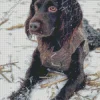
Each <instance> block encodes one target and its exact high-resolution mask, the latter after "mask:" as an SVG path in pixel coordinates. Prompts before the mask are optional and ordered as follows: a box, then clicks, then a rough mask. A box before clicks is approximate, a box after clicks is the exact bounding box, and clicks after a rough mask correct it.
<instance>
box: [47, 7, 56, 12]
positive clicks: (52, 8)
mask: <svg viewBox="0 0 100 100" xmlns="http://www.w3.org/2000/svg"><path fill="white" fill-rule="evenodd" d="M48 11H49V12H52V13H55V12H57V7H55V6H50V7H48Z"/></svg>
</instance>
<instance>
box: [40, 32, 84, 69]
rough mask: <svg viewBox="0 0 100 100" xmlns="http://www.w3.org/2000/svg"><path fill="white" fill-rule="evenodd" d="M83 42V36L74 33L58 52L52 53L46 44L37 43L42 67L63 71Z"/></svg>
mask: <svg viewBox="0 0 100 100" xmlns="http://www.w3.org/2000/svg"><path fill="white" fill-rule="evenodd" d="M83 41H84V36H83V34H80V32H76V33H75V34H73V36H72V38H71V40H70V41H66V42H65V43H64V45H63V46H62V48H61V49H60V50H59V51H56V52H53V48H51V49H50V50H48V44H45V43H44V44H42V42H41V41H40V43H38V44H39V45H38V49H39V52H40V58H41V62H42V65H44V66H45V67H48V68H52V69H56V70H60V71H65V70H67V69H68V68H69V66H70V63H71V56H72V54H73V53H74V52H75V50H76V49H77V48H78V47H79V45H80V43H81V42H83Z"/></svg>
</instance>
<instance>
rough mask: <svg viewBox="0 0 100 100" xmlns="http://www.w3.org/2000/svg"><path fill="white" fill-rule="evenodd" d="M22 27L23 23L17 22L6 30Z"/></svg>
mask: <svg viewBox="0 0 100 100" xmlns="http://www.w3.org/2000/svg"><path fill="white" fill-rule="evenodd" d="M23 27H24V25H23V24H18V25H15V26H11V27H9V28H7V30H13V29H17V28H23Z"/></svg>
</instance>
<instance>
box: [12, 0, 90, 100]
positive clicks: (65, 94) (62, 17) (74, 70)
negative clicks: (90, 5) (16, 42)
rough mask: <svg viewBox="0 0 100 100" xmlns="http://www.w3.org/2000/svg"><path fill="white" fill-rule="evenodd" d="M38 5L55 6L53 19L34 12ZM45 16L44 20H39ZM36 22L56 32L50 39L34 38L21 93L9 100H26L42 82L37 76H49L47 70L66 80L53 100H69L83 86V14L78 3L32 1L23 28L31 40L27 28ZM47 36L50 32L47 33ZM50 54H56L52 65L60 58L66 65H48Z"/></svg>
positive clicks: (86, 48)
mask: <svg viewBox="0 0 100 100" xmlns="http://www.w3.org/2000/svg"><path fill="white" fill-rule="evenodd" d="M37 1H38V2H40V3H41V6H42V5H43V4H44V5H46V4H45V3H47V2H49V1H50V2H53V3H57V9H58V11H57V12H56V14H54V15H53V14H51V13H48V12H45V11H44V10H43V7H40V8H38V9H42V10H39V11H38V12H36V11H35V9H34V4H35V2H37ZM41 11H42V13H41ZM45 14H46V18H47V19H46V20H44V19H45V18H43V17H42V16H44V15H45ZM48 15H49V17H48ZM36 19H38V20H42V21H43V22H44V23H45V24H46V26H48V25H49V26H50V27H51V28H53V27H55V28H54V30H53V32H52V34H50V35H49V36H45V34H47V33H45V32H44V36H45V37H43V36H42V37H41V34H40V37H38V38H37V40H38V47H37V48H36V50H35V51H34V53H33V56H32V57H33V58H32V63H31V66H30V67H29V69H28V71H27V73H26V77H25V80H24V82H23V84H22V86H21V87H20V89H19V90H18V91H17V92H14V93H13V94H12V95H11V96H10V100H21V98H20V94H21V95H22V97H23V98H25V100H28V98H27V96H25V92H26V91H27V89H29V90H31V88H32V87H33V86H34V85H35V84H36V83H37V82H38V81H39V80H41V79H40V78H39V76H43V75H46V74H47V73H48V71H47V68H51V69H53V70H57V71H63V72H64V73H65V74H66V75H67V77H68V81H67V83H66V84H65V86H64V87H63V88H62V89H61V91H60V92H59V94H58V95H57V96H56V97H55V98H53V99H52V100H69V98H70V97H71V96H72V95H73V94H74V92H75V91H78V90H79V89H81V88H83V87H84V86H85V75H84V71H83V62H84V59H85V57H86V55H87V54H88V45H87V41H86V38H85V36H84V34H85V33H84V31H83V28H82V19H83V14H82V10H81V7H80V5H79V3H78V2H77V0H32V3H31V5H30V14H29V17H28V19H27V20H26V24H25V31H26V34H27V36H28V37H29V36H30V30H29V25H30V23H32V22H34V20H36ZM42 30H43V31H44V30H45V29H43V28H42ZM47 32H50V31H48V30H47ZM33 34H34V33H33ZM44 50H45V51H44ZM63 50H64V51H63ZM53 53H58V56H56V57H55V56H54V63H55V62H57V64H59V62H60V61H61V59H62V58H63V57H64V58H66V59H67V58H69V60H66V59H64V61H65V62H64V64H63V62H62V66H59V67H58V66H55V65H54V66H53V65H51V63H50V62H49V63H47V61H51V60H49V59H50V58H49V57H50V56H51V55H52V54H53ZM45 58H46V59H45ZM66 62H67V63H66ZM30 78H31V81H30Z"/></svg>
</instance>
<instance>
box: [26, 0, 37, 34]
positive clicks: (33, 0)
mask: <svg viewBox="0 0 100 100" xmlns="http://www.w3.org/2000/svg"><path fill="white" fill-rule="evenodd" d="M34 2H35V0H32V2H31V5H30V12H29V16H28V18H27V20H26V22H25V32H26V34H27V36H29V22H30V20H31V18H32V17H33V16H34V13H35V11H34Z"/></svg>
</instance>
